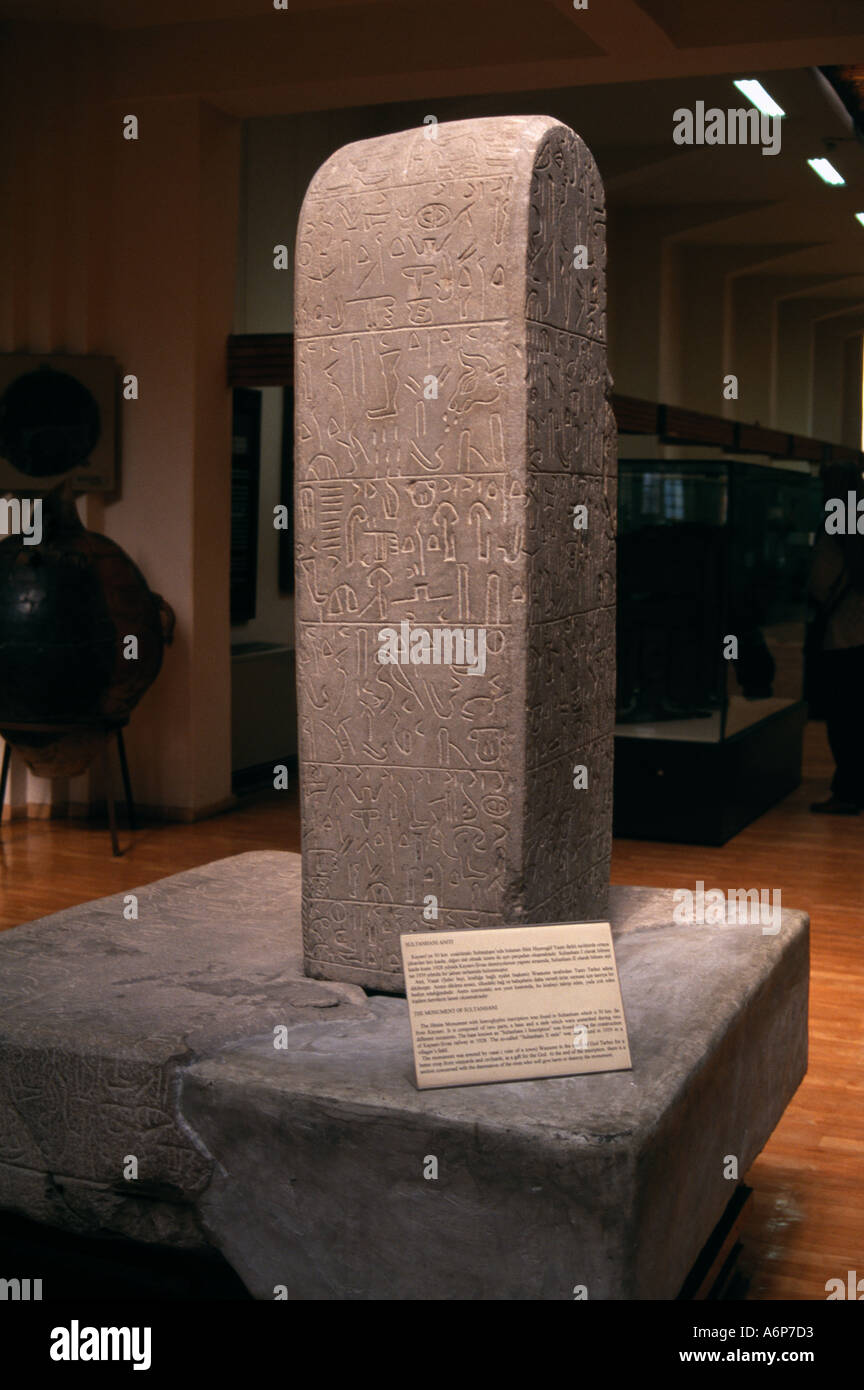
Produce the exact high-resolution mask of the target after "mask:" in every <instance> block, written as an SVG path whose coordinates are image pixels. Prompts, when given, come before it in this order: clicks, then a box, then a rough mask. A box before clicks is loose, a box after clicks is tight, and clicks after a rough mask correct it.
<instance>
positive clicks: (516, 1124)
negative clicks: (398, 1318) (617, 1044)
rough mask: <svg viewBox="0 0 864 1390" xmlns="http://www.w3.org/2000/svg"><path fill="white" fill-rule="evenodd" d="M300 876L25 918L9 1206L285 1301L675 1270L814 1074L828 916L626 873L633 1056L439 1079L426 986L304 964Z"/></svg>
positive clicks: (514, 1293) (16, 987) (11, 1073)
mask: <svg viewBox="0 0 864 1390" xmlns="http://www.w3.org/2000/svg"><path fill="white" fill-rule="evenodd" d="M299 887H300V860H299V856H298V855H290V854H244V855H238V856H237V857H236V858H232V859H227V860H221V861H219V862H217V863H214V864H210V865H206V866H204V867H203V868H201V869H195V870H192V871H190V872H188V873H184V874H179V875H177V876H175V877H173V878H170V879H164V880H162V881H161V882H159V883H156V884H152V885H150V886H148V887H146V888H141V889H139V890H138V892H137V897H138V912H139V916H138V920H137V921H127V920H125V919H124V916H123V906H124V896H123V895H117V896H116V897H113V898H105V899H101V900H100V901H98V902H94V903H88V904H85V905H84V906H82V907H78V908H73V909H70V910H68V911H66V912H62V913H57V914H55V915H54V916H53V917H48V918H44V919H43V920H42V921H40V922H34V923H32V924H30V925H28V926H25V927H21V928H17V929H16V930H15V931H12V932H8V933H5V934H4V935H3V936H2V937H0V1019H2V1023H0V1136H2V1138H0V1146H2V1147H0V1206H2V1207H5V1208H6V1209H11V1210H15V1211H19V1212H23V1213H25V1214H26V1215H29V1216H33V1217H36V1218H37V1219H39V1220H42V1221H46V1222H50V1223H52V1224H55V1225H58V1226H64V1227H66V1228H68V1229H73V1230H78V1231H112V1232H117V1233H122V1234H125V1235H129V1236H133V1237H134V1238H136V1239H139V1240H143V1241H158V1242H161V1243H168V1244H177V1245H183V1246H194V1245H196V1244H199V1245H200V1244H206V1243H210V1244H213V1245H215V1246H216V1247H218V1248H219V1249H221V1251H222V1252H223V1254H224V1255H225V1256H226V1258H227V1259H228V1260H229V1262H230V1263H231V1264H232V1265H233V1266H234V1268H235V1269H236V1270H237V1271H238V1273H239V1274H240V1276H241V1278H242V1279H243V1280H244V1282H245V1283H246V1285H247V1287H248V1288H249V1289H250V1290H251V1291H252V1293H253V1294H255V1295H256V1296H257V1297H259V1298H262V1299H270V1298H273V1297H274V1289H275V1288H277V1287H284V1289H285V1290H286V1291H287V1295H288V1297H289V1298H295V1299H310V1298H311V1299H328V1298H334V1299H379V1298H380V1299H411V1298H418V1299H490V1298H505V1299H511V1298H512V1299H572V1298H573V1297H574V1289H578V1288H581V1287H584V1288H585V1290H586V1291H587V1296H588V1298H589V1299H595V1298H614V1299H628V1298H638V1299H667V1298H672V1297H674V1296H675V1295H676V1293H677V1292H678V1290H679V1288H680V1286H681V1284H682V1282H683V1280H684V1278H685V1276H686V1274H687V1272H688V1270H689V1269H690V1267H691V1265H692V1264H693V1261H694V1259H695V1257H696V1255H697V1254H698V1252H699V1250H700V1248H701V1247H702V1245H703V1243H704V1241H705V1240H706V1238H707V1236H708V1235H709V1233H710V1231H711V1230H712V1228H713V1227H714V1225H715V1223H716V1222H717V1220H718V1218H719V1217H720V1215H721V1213H722V1211H723V1209H724V1207H725V1205H726V1203H727V1202H728V1200H729V1197H730V1195H731V1193H732V1191H733V1190H734V1178H733V1177H731V1176H729V1175H730V1173H731V1171H732V1168H731V1165H730V1158H734V1159H735V1160H736V1163H737V1173H738V1175H739V1176H743V1175H744V1174H745V1173H746V1171H747V1168H748V1167H749V1165H750V1164H751V1163H752V1161H753V1159H754V1158H755V1156H756V1154H757V1153H758V1152H759V1150H760V1149H761V1148H762V1147H763V1145H764V1144H765V1142H766V1140H767V1139H768V1137H769V1136H770V1134H771V1131H772V1129H773V1128H774V1126H775V1125H776V1124H777V1122H778V1120H779V1119H780V1116H781V1115H782V1113H783V1110H784V1107H785V1106H786V1104H787V1103H788V1101H789V1099H790V1098H791V1096H792V1095H793V1093H794V1091H795V1089H796V1087H797V1085H798V1084H799V1082H800V1080H801V1078H802V1076H803V1074H804V1071H805V1067H806V1036H807V973H808V949H807V948H808V923H807V918H806V916H805V915H804V914H802V913H798V912H792V911H784V913H783V919H782V927H781V930H780V932H779V933H778V934H777V935H776V936H763V935H762V933H761V931H760V929H759V928H758V927H749V926H748V927H743V926H742V927H698V926H676V925H673V924H672V921H671V918H672V895H671V892H668V891H660V890H654V889H640V888H613V889H612V892H611V912H610V916H611V920H612V923H613V931H614V935H615V943H616V953H617V959H618V969H619V974H620V979H621V988H622V993H623V998H624V1007H625V1011H626V1015H627V1022H628V1027H629V1033H630V1045H631V1050H632V1055H633V1070H632V1072H617V1073H608V1074H604V1075H596V1076H586V1077H568V1078H555V1079H550V1080H543V1081H525V1082H518V1083H505V1084H501V1085H494V1086H470V1087H465V1088H458V1089H450V1090H435V1091H426V1092H418V1091H417V1090H416V1089H415V1087H414V1083H413V1073H412V1059H411V1044H410V1036H409V1028H408V1014H407V1004H406V1003H405V1001H404V1000H401V999H393V998H381V997H376V998H370V999H366V998H365V996H364V995H363V992H362V991H361V990H359V989H357V988H356V987H354V986H351V985H339V984H326V985H325V984H319V983H317V982H315V981H311V980H305V979H303V978H302V976H301V973H300V971H301V965H300V950H301V948H300V927H299ZM280 1025H284V1027H285V1031H284V1032H280V1033H279V1034H277V1035H276V1038H277V1040H278V1041H280V1042H284V1043H285V1046H283V1047H276V1046H274V1029H275V1028H277V1027H278V1026H280ZM130 1155H134V1156H136V1157H137V1159H138V1177H137V1179H127V1178H125V1177H124V1168H128V1156H130ZM432 1158H434V1159H435V1160H437V1177H425V1176H424V1171H425V1172H431V1171H433V1165H431V1164H430V1162H429V1160H430V1159H432Z"/></svg>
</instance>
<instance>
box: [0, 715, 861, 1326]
mask: <svg viewBox="0 0 864 1390" xmlns="http://www.w3.org/2000/svg"><path fill="white" fill-rule="evenodd" d="M830 771H831V764H830V759H829V756H828V752H827V748H826V746H825V741H824V730H823V727H822V726H821V725H810V726H808V730H807V741H806V759H805V774H806V781H805V783H804V785H803V786H802V787H801V788H799V790H798V791H797V792H795V793H794V794H793V795H792V796H790V797H788V798H787V799H786V800H785V801H784V802H783V803H782V804H781V805H780V806H778V807H776V808H775V809H774V810H773V811H770V812H769V813H768V814H767V815H765V816H763V817H762V818H761V819H760V820H758V821H757V822H756V823H755V825H752V826H750V827H749V828H748V829H747V830H744V831H743V832H742V833H741V834H740V835H737V836H736V837H735V838H734V839H733V840H731V841H730V842H729V844H728V845H725V846H724V847H723V848H722V849H709V848H704V847H700V846H688V845H663V844H652V843H649V842H647V841H635V840H619V841H616V844H615V849H614V855H613V861H612V881H613V882H614V883H634V884H646V885H653V886H656V887H688V886H689V887H692V886H693V884H694V883H695V882H696V880H698V879H703V880H704V882H705V885H706V888H710V887H721V888H729V887H742V888H749V887H756V886H759V887H769V888H780V889H781V890H782V897H783V904H784V905H785V906H788V907H796V908H803V909H804V910H806V911H807V912H809V913H810V915H811V920H812V995H811V1016H810V1047H811V1052H810V1070H809V1073H808V1075H807V1078H806V1080H805V1081H804V1084H803V1085H802V1086H801V1088H800V1090H799V1092H798V1094H797V1095H796V1097H795V1099H794V1100H793V1102H792V1104H791V1105H790V1106H789V1109H788V1110H787V1112H786V1114H785V1116H784V1118H783V1120H782V1122H781V1124H780V1125H779V1127H778V1129H777V1130H776V1132H775V1134H774V1136H773V1137H772V1139H771V1141H770V1143H769V1144H768V1146H767V1147H766V1149H765V1150H764V1152H763V1153H762V1154H761V1155H760V1157H759V1158H758V1159H757V1161H756V1163H755V1164H754V1165H753V1167H752V1168H751V1170H750V1173H749V1175H748V1182H749V1183H750V1184H751V1185H752V1186H753V1187H754V1188H755V1193H754V1197H753V1198H752V1199H751V1204H750V1211H749V1214H748V1215H747V1216H746V1217H745V1226H744V1237H745V1240H746V1243H747V1248H748V1252H749V1264H750V1266H751V1269H752V1274H753V1282H752V1286H751V1292H750V1297H751V1298H758V1299H774V1298H793V1299H820V1300H821V1299H824V1298H825V1296H826V1295H825V1284H826V1281H827V1280H828V1279H832V1278H840V1279H843V1280H844V1281H845V1279H846V1276H847V1271H848V1270H857V1271H858V1274H859V1277H864V815H861V816H859V817H857V818H851V819H848V820H846V819H842V818H833V817H827V818H823V817H818V816H813V815H811V814H810V813H809V811H808V809H807V807H808V803H809V802H810V801H811V800H813V799H816V798H817V797H819V796H821V795H823V794H824V792H825V788H826V785H827V780H828V777H829V775H830ZM706 793H707V794H710V788H705V787H695V786H694V788H693V795H694V797H696V796H697V795H705V794H706ZM123 843H124V844H128V843H129V837H128V836H126V837H124V839H123ZM249 849H299V818H298V812H297V802H296V795H295V793H294V792H290V791H289V792H281V793H279V792H272V793H268V794H267V795H264V796H262V797H260V798H258V799H252V800H250V801H248V802H246V803H244V804H242V805H241V806H239V807H238V808H237V809H236V810H233V811H231V812H229V813H227V814H224V815H221V816H218V817H214V819H212V820H209V821H204V822H201V823H200V824H198V825H171V826H152V827H146V828H145V829H143V830H141V831H139V832H138V833H137V834H136V835H135V836H134V838H133V840H132V843H131V845H130V847H129V848H128V849H127V851H126V853H125V854H124V856H123V858H121V859H119V860H116V859H112V858H111V853H110V845H109V842H108V835H107V830H105V829H103V828H100V827H96V826H90V825H86V824H76V823H72V822H63V821H54V822H50V821H18V822H15V823H12V824H9V823H6V824H4V825H3V828H2V835H0V930H2V929H5V928H9V927H13V926H15V925H17V924H18V923H19V922H24V921H29V920H31V919H33V918H34V917H39V916H42V915H44V914H46V913H48V912H54V911H57V910H58V909H59V908H62V907H69V906H71V905H72V904H74V903H80V902H86V901H87V900H88V899H90V898H95V897H100V896H104V895H106V894H109V893H116V892H120V891H121V890H124V889H132V888H135V887H136V886H138V885H140V884H143V883H148V882H150V881H152V880H153V879H156V878H161V877H162V876H163V875H165V874H170V873H177V872H179V871H180V870H181V869H188V868H192V867H193V866H194V865H196V864H203V863H206V862H207V861H208V860H210V859H217V858H219V857H221V856H223V855H227V854H239V853H241V852H242V851H243V850H249Z"/></svg>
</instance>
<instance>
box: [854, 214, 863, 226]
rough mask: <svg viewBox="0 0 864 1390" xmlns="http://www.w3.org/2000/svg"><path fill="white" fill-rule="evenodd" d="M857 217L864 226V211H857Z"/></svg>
mask: <svg viewBox="0 0 864 1390" xmlns="http://www.w3.org/2000/svg"><path fill="white" fill-rule="evenodd" d="M855 217H856V219H857V220H858V221H859V222H860V223H861V226H862V227H864V212H856V214H855Z"/></svg>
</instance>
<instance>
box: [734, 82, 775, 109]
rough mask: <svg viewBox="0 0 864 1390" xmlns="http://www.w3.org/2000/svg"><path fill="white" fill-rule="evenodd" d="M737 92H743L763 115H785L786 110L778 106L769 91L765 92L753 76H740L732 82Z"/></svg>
mask: <svg viewBox="0 0 864 1390" xmlns="http://www.w3.org/2000/svg"><path fill="white" fill-rule="evenodd" d="M733 86H735V87H737V88H738V90H739V92H743V93H744V95H745V97H746V98H747V100H748V101H750V102H752V103H753V105H754V106H755V107H756V110H757V111H761V112H762V115H763V116H785V115H786V112H785V111H784V110H783V107H782V106H778V105H777V103H776V101H775V100H774V98H773V97H772V96H771V95H770V93H769V92H766V90H765V88H764V87H763V86H762V83H761V82H757V81H756V78H755V77H740V78H739V79H738V81H737V82H735V83H733Z"/></svg>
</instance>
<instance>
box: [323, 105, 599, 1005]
mask: <svg viewBox="0 0 864 1390" xmlns="http://www.w3.org/2000/svg"><path fill="white" fill-rule="evenodd" d="M295 353H296V401H295V416H296V453H295V460H296V537H297V556H296V563H297V663H298V701H299V723H300V768H301V807H302V819H303V932H304V959H305V966H306V971H307V974H309V975H311V976H314V977H316V978H319V979H320V978H323V979H330V980H343V981H349V982H354V983H356V984H360V985H364V986H367V987H369V988H373V989H379V990H384V991H391V992H398V991H401V990H402V989H403V988H404V982H403V978H402V970H401V960H400V951H399V936H400V934H401V933H402V932H410V931H429V930H433V929H434V930H443V931H453V930H462V929H465V928H472V927H492V926H500V925H518V924H520V923H522V922H556V921H566V920H580V919H596V918H598V917H602V916H603V914H604V913H605V911H606V894H607V889H608V883H609V855H610V846H611V796H612V738H613V733H612V730H613V723H614V650H615V609H614V603H615V551H614V535H615V474H616V457H615V455H616V449H615V443H616V439H615V432H614V421H613V419H612V414H611V409H610V407H609V405H608V402H607V395H608V391H609V387H610V385H611V382H610V379H609V377H608V373H607V368H606V330H605V215H604V199H603V189H602V185H601V182H600V178H599V175H598V173H597V168H596V166H595V164H594V161H593V159H592V157H591V155H590V153H589V152H588V150H587V148H586V147H585V145H584V144H583V143H582V141H581V140H580V139H579V137H578V136H577V135H575V134H574V132H573V131H572V130H570V129H569V128H568V127H567V126H564V125H561V124H560V123H559V122H558V121H555V120H552V119H550V118H549V117H546V116H518V117H504V118H494V119H483V120H471V121H456V122H452V123H448V124H441V125H436V126H432V127H431V128H430V127H428V126H424V127H421V128H419V129H416V130H408V131H403V132H401V133H399V134H395V135H386V136H382V137H381V138H378V139H374V140H364V141H361V142H359V143H358V144H354V145H347V146H345V147H344V148H343V149H341V150H338V151H337V152H336V154H334V155H333V156H332V158H330V159H328V160H327V162H326V164H324V165H323V166H322V167H321V169H319V171H318V173H317V174H316V176H315V178H314V179H313V180H312V183H311V184H310V186H309V189H308V191H307V194H306V198H305V201H304V203H303V209H302V213H301V216H300V226H299V230H298V238H297V270H296V316H295ZM581 508H584V509H585V510H584V511H581V510H576V509H581ZM436 642H437V643H438V644H439V646H438V649H437V651H436V647H435V643H436ZM463 642H464V644H465V646H464V647H463V646H462V645H460V644H461V643H463ZM484 644H485V646H484ZM382 655H384V656H387V655H389V656H390V658H391V660H390V661H389V662H386V663H385V662H383V661H382V659H381V657H382ZM424 656H431V657H436V656H437V657H440V661H439V662H438V663H437V664H436V662H435V661H434V660H430V661H423V660H422V658H423V657H424ZM418 657H419V658H421V660H419V661H418V660H417V658H418ZM460 658H461V660H460ZM579 767H581V768H583V769H585V771H584V773H581V774H580V773H578V772H576V771H575V769H577V768H579ZM586 776H587V787H586V786H577V785H576V784H577V783H581V782H584V780H585V778H586Z"/></svg>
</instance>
